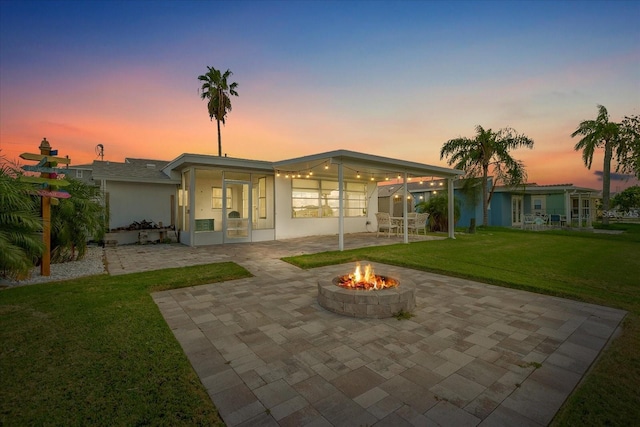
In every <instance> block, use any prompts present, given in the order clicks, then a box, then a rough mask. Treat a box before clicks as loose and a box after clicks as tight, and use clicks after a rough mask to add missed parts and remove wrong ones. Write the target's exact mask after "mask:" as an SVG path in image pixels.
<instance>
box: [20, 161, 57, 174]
mask: <svg viewBox="0 0 640 427" xmlns="http://www.w3.org/2000/svg"><path fill="white" fill-rule="evenodd" d="M45 163H46V162H45ZM22 169H24V170H26V171H29V172H40V173H59V174H63V175H64V174H65V173H67V172H65V171H66V169H61V168H49V167H46V166H31V165H24V166H22Z"/></svg>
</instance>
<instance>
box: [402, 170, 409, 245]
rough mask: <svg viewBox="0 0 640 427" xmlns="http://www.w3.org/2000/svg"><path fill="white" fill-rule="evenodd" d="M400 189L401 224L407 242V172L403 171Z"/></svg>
mask: <svg viewBox="0 0 640 427" xmlns="http://www.w3.org/2000/svg"><path fill="white" fill-rule="evenodd" d="M402 190H403V196H402V201H403V203H402V218H403V221H402V224H403V225H404V226H403V232H404V242H405V243H409V224H408V221H407V200H409V195H408V194H409V192H408V191H407V173H406V172H405V173H404V181H403V185H402Z"/></svg>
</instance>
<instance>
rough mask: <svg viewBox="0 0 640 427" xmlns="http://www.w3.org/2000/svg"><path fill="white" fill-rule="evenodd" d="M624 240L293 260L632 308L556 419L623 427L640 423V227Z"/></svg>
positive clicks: (478, 240)
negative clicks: (396, 269)
mask: <svg viewBox="0 0 640 427" xmlns="http://www.w3.org/2000/svg"><path fill="white" fill-rule="evenodd" d="M609 228H618V229H624V230H626V231H625V233H623V234H620V235H611V234H598V233H587V232H565V231H545V232H531V231H521V230H510V229H503V228H487V229H480V230H479V231H478V232H477V233H476V234H473V235H470V234H460V235H457V238H456V239H455V240H441V241H430V242H420V243H412V244H409V245H406V244H399V245H393V246H378V247H372V248H362V249H356V250H352V251H345V252H326V253H322V254H315V255H305V256H299V257H292V258H287V259H286V261H288V262H291V263H292V264H295V265H298V266H300V267H303V268H313V267H318V266H322V265H328V264H335V263H343V262H349V261H356V260H369V261H375V262H383V263H387V264H394V265H399V266H404V267H410V268H414V269H417V270H424V271H431V272H436V273H442V274H447V275H452V276H458V277H464V278H469V279H474V280H477V281H481V282H485V283H492V284H497V285H501V286H508V287H513V288H518V289H526V290H529V291H533V292H539V293H545V294H550V295H557V296H562V297H566V298H571V299H576V300H580V301H587V302H591V303H595V304H601V305H606V306H610V307H616V308H622V309H624V310H627V311H629V315H628V316H627V318H626V319H625V321H624V328H623V333H622V335H621V336H620V337H619V338H617V339H616V340H615V341H614V342H613V343H612V345H611V346H610V347H609V348H608V349H607V350H606V351H605V352H604V354H603V356H602V357H601V358H600V359H599V361H598V362H597V364H596V365H595V367H594V369H593V370H592V371H591V372H590V374H589V375H588V376H587V379H586V381H585V382H583V384H582V385H581V386H580V388H579V389H578V390H577V391H576V392H574V393H573V394H572V395H571V397H570V398H569V400H568V402H567V404H566V405H565V406H564V407H563V408H562V410H561V411H560V414H559V415H558V416H557V417H556V420H555V421H554V424H556V425H580V426H585V425H593V426H602V425H621V426H627V425H632V424H633V423H637V422H638V420H640V225H638V224H627V225H614V226H611V227H609Z"/></svg>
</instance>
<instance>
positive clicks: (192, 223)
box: [187, 167, 196, 246]
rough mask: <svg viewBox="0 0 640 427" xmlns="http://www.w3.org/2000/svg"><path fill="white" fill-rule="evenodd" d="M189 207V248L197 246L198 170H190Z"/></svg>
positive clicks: (191, 168) (192, 168)
mask: <svg viewBox="0 0 640 427" xmlns="http://www.w3.org/2000/svg"><path fill="white" fill-rule="evenodd" d="M187 198H188V199H189V202H188V203H189V205H188V209H187V215H188V217H187V220H188V221H189V246H196V214H195V209H194V207H195V205H196V168H194V167H190V168H189V194H188V195H187Z"/></svg>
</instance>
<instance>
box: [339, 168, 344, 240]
mask: <svg viewBox="0 0 640 427" xmlns="http://www.w3.org/2000/svg"><path fill="white" fill-rule="evenodd" d="M343 187H344V173H343V171H342V163H338V249H339V250H340V251H344V190H343Z"/></svg>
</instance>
